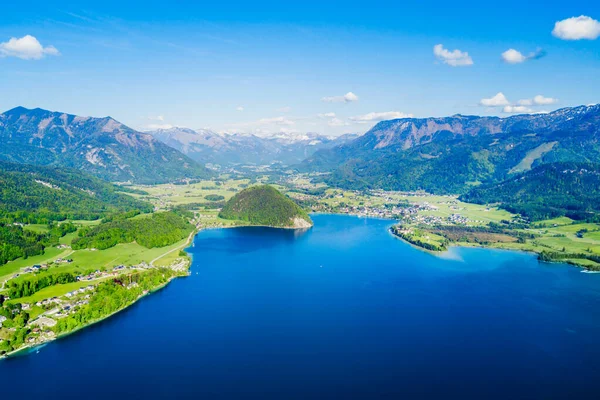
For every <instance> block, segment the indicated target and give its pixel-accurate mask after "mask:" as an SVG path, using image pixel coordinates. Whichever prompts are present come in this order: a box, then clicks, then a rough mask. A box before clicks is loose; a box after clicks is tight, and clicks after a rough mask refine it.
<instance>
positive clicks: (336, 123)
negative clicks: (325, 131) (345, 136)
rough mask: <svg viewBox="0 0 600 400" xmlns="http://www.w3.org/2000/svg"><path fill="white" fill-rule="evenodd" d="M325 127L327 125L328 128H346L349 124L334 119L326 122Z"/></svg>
mask: <svg viewBox="0 0 600 400" xmlns="http://www.w3.org/2000/svg"><path fill="white" fill-rule="evenodd" d="M327 125H329V126H348V125H350V124H349V123H347V122H345V121H342V120H341V119H339V118H335V117H334V118H332V119H331V120H329V122H327Z"/></svg>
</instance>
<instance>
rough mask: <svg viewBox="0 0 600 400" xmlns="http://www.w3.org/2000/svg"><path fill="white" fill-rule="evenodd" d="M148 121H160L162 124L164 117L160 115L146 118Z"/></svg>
mask: <svg viewBox="0 0 600 400" xmlns="http://www.w3.org/2000/svg"><path fill="white" fill-rule="evenodd" d="M148 119H149V120H150V121H162V122H164V120H165V117H164V116H162V115H157V116H156V117H148Z"/></svg>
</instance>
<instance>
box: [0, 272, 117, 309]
mask: <svg viewBox="0 0 600 400" xmlns="http://www.w3.org/2000/svg"><path fill="white" fill-rule="evenodd" d="M105 279H107V278H105ZM101 281H102V279H98V280H96V281H93V282H73V283H65V284H63V285H54V286H50V287H47V288H44V289H42V290H40V291H39V292H36V293H34V294H32V295H31V296H27V297H20V298H18V299H14V300H9V301H8V303H9V304H13V303H37V302H38V301H41V300H44V299H50V298H52V297H60V296H64V295H65V294H67V293H69V292H72V291H73V290H77V289H80V288H82V287H86V286H88V285H91V284H92V283H94V284H96V283H98V282H101Z"/></svg>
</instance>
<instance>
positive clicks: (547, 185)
mask: <svg viewBox="0 0 600 400" xmlns="http://www.w3.org/2000/svg"><path fill="white" fill-rule="evenodd" d="M460 199H461V200H462V201H466V202H470V203H478V204H490V203H499V204H500V206H501V207H502V208H504V209H506V210H508V211H510V212H513V213H519V214H521V215H523V216H525V217H527V218H529V219H531V220H533V221H536V220H544V219H549V218H556V217H561V216H567V217H569V218H572V219H577V220H591V219H594V218H597V217H596V213H598V212H600V164H592V163H577V162H569V163H553V164H546V165H541V166H539V167H536V168H534V169H532V170H531V171H528V172H526V173H524V174H520V175H517V176H514V177H511V178H509V179H507V180H504V181H502V182H500V183H496V184H490V185H482V186H479V187H476V188H473V189H472V190H470V191H469V192H468V193H466V194H464V195H462V196H461V197H460Z"/></svg>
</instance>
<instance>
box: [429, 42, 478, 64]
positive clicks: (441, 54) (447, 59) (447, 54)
mask: <svg viewBox="0 0 600 400" xmlns="http://www.w3.org/2000/svg"><path fill="white" fill-rule="evenodd" d="M433 54H434V55H435V57H436V58H437V59H438V60H440V61H441V62H443V63H444V64H448V65H450V66H452V67H466V66H469V65H473V59H472V58H471V56H469V53H467V52H463V51H460V50H458V49H456V50H452V51H450V50H447V49H445V48H444V46H443V45H441V44H436V45H435V46H433Z"/></svg>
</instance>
